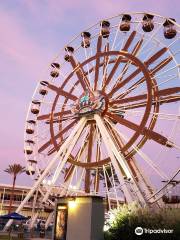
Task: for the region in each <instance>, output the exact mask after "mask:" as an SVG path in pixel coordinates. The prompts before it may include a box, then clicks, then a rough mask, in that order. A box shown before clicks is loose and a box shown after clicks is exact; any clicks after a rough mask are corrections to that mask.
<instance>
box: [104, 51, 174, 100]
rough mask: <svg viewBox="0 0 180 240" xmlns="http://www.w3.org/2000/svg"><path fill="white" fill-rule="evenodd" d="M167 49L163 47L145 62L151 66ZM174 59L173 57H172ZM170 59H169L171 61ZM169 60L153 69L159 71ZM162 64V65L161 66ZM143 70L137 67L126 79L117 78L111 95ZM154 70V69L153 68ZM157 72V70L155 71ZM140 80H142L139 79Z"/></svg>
mask: <svg viewBox="0 0 180 240" xmlns="http://www.w3.org/2000/svg"><path fill="white" fill-rule="evenodd" d="M166 51H167V48H162V49H161V50H159V51H158V52H156V53H155V54H154V55H153V56H152V57H150V58H149V59H148V60H147V61H145V62H144V64H145V66H146V67H149V66H150V65H151V64H152V63H153V62H155V61H156V60H157V59H158V58H160V57H161V56H162V55H163V54H164V53H165V52H166ZM171 60H172V57H171ZM171 60H170V59H169V61H171ZM169 61H167V59H166V60H165V62H164V61H162V62H161V63H160V64H158V65H157V66H156V67H155V68H154V69H153V71H159V70H160V69H161V68H163V67H164V66H165V65H166V64H168V63H169ZM160 65H161V67H160ZM140 72H141V70H140V69H139V68H137V69H136V70H135V71H134V72H133V73H131V74H130V75H129V76H128V77H127V78H126V79H124V80H123V81H120V82H119V79H118V80H117V84H116V85H115V86H114V87H113V88H112V90H111V91H110V92H109V93H108V96H109V97H112V95H113V94H114V93H115V92H117V91H118V90H119V88H122V87H123V86H125V85H126V84H127V83H129V82H130V81H131V80H132V79H133V78H135V77H136V76H137V75H138V74H139V73H140ZM151 72H152V70H151ZM154 73H155V72H154ZM154 73H153V74H154ZM139 81H140V80H139ZM144 81H145V78H142V80H141V82H144Z"/></svg>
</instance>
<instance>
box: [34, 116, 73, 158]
mask: <svg viewBox="0 0 180 240" xmlns="http://www.w3.org/2000/svg"><path fill="white" fill-rule="evenodd" d="M75 123H77V120H74V121H73V122H71V123H70V124H69V125H68V126H66V127H65V128H64V129H63V130H62V131H61V132H59V133H58V134H57V135H55V136H54V140H56V139H58V138H60V137H61V136H62V135H63V134H64V133H65V132H67V131H68V130H69V129H70V128H72V127H73V126H74V125H75ZM51 144H52V140H51V139H50V140H49V141H48V142H46V143H45V144H43V145H42V146H41V147H40V148H39V150H38V152H39V153H41V152H42V151H44V150H45V149H46V148H47V147H49V146H50V145H51Z"/></svg>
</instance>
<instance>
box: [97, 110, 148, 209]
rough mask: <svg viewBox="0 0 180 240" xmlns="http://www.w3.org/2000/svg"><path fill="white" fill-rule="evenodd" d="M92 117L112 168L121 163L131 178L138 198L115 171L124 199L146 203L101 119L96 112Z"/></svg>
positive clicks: (117, 167) (117, 166) (116, 167)
mask: <svg viewBox="0 0 180 240" xmlns="http://www.w3.org/2000/svg"><path fill="white" fill-rule="evenodd" d="M94 119H95V120H96V123H97V126H98V128H99V130H100V133H101V135H102V138H103V141H104V144H105V146H106V148H107V151H108V154H109V156H110V158H111V162H112V165H113V167H114V169H119V165H118V163H119V164H120V165H121V167H122V169H123V170H124V172H125V174H126V176H127V177H128V178H130V179H131V183H132V184H133V186H134V192H136V195H137V197H138V198H136V199H135V198H134V196H133V194H132V193H131V191H130V189H129V188H128V187H127V185H126V182H125V180H124V178H123V176H122V174H121V173H120V171H117V172H116V174H117V177H118V179H119V182H120V183H121V184H122V190H123V192H124V194H125V196H126V200H127V202H128V203H131V202H133V201H139V204H140V205H142V206H144V205H146V204H147V202H146V200H145V198H144V196H143V194H142V193H141V190H140V189H139V187H138V185H137V183H136V181H135V179H134V177H133V174H132V173H131V170H130V169H129V167H128V164H127V163H126V160H125V159H124V156H123V155H122V154H121V153H120V152H119V151H118V150H117V148H116V146H115V144H114V142H113V141H112V139H111V136H110V134H109V133H108V131H107V129H106V127H105V125H104V122H103V120H102V119H101V117H100V116H99V115H98V114H95V115H94Z"/></svg>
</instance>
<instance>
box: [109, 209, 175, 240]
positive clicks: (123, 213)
mask: <svg viewBox="0 0 180 240" xmlns="http://www.w3.org/2000/svg"><path fill="white" fill-rule="evenodd" d="M108 215H109V219H108V220H107V221H106V223H105V229H106V231H105V240H131V239H132V240H135V239H143V240H145V239H148V240H150V239H153V240H155V239H158V240H163V239H164V240H165V239H167V240H170V239H171V240H179V239H180V209H175V208H173V209H170V208H161V209H153V208H139V207H138V205H136V204H131V205H123V206H121V207H119V208H118V209H114V210H111V211H110V212H109V213H108ZM136 227H142V228H143V229H145V228H146V229H162V230H163V229H173V230H174V232H173V233H172V234H171V233H166V234H163V233H161V234H157V233H152V234H143V235H141V236H137V235H136V234H135V229H136Z"/></svg>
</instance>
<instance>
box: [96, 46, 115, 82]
mask: <svg viewBox="0 0 180 240" xmlns="http://www.w3.org/2000/svg"><path fill="white" fill-rule="evenodd" d="M104 52H109V42H108V43H107V44H106V46H105V48H104ZM114 61H116V60H114ZM108 64H110V59H109V56H104V61H103V65H102V63H100V67H101V66H102V68H103V70H102V72H103V79H102V86H104V84H105V82H106V80H107V66H108Z"/></svg>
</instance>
